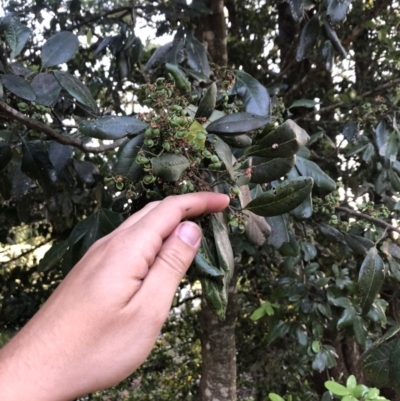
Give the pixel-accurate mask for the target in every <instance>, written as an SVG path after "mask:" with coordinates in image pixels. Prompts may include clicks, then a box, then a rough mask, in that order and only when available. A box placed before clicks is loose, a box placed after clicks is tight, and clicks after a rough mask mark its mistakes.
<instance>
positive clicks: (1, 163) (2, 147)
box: [0, 142, 13, 171]
mask: <svg viewBox="0 0 400 401" xmlns="http://www.w3.org/2000/svg"><path fill="white" fill-rule="evenodd" d="M12 158H13V152H12V150H11V147H10V145H7V144H6V143H2V142H0V171H1V170H3V169H4V168H5V167H7V165H8V163H10V161H11V159H12Z"/></svg>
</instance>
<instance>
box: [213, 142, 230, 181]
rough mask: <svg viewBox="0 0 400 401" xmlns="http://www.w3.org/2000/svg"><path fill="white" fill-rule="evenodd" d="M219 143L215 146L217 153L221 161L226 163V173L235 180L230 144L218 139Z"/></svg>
mask: <svg viewBox="0 0 400 401" xmlns="http://www.w3.org/2000/svg"><path fill="white" fill-rule="evenodd" d="M216 139H217V141H216V143H215V144H214V148H215V152H216V153H217V155H218V157H219V158H220V160H221V161H222V162H223V163H224V165H225V168H226V171H227V173H228V175H229V178H230V179H231V180H234V179H235V172H234V171H233V166H232V157H233V156H232V152H231V148H230V147H229V145H228V144H226V143H225V142H224V141H223V140H222V139H221V138H218V137H216Z"/></svg>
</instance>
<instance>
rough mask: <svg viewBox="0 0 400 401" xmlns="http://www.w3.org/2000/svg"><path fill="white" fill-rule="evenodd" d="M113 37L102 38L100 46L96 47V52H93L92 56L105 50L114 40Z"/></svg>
mask: <svg viewBox="0 0 400 401" xmlns="http://www.w3.org/2000/svg"><path fill="white" fill-rule="evenodd" d="M114 38H115V36H109V37H108V38H104V39H103V40H102V41H101V42H100V44H99V45H98V46H97V48H96V50H95V51H94V53H93V55H94V56H96V55H97V54H99V53H100V52H101V51H102V50H104V49H106V48H107V47H108V46H109V45H110V43H111V42H112V41H113V40H114ZM97 43H98V42H97Z"/></svg>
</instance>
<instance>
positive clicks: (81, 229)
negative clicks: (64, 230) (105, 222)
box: [68, 214, 94, 246]
mask: <svg viewBox="0 0 400 401" xmlns="http://www.w3.org/2000/svg"><path fill="white" fill-rule="evenodd" d="M93 221H94V214H92V215H90V216H88V217H87V218H86V219H84V220H81V221H80V222H79V223H78V224H77V225H76V226H75V227H74V229H73V230H72V232H71V234H70V235H69V238H68V244H69V245H70V246H72V245H75V244H76V243H77V242H78V241H79V240H80V239H82V238H83V237H84V236H85V235H86V233H87V232H88V231H89V229H90V227H91V226H92V224H93Z"/></svg>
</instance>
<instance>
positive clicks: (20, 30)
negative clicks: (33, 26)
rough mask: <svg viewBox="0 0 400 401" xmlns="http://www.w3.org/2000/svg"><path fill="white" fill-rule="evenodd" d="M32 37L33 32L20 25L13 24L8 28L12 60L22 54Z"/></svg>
mask: <svg viewBox="0 0 400 401" xmlns="http://www.w3.org/2000/svg"><path fill="white" fill-rule="evenodd" d="M30 36H31V30H30V29H29V28H28V27H26V26H25V25H22V24H20V23H12V24H10V25H9V26H8V28H7V34H6V39H7V43H8V45H9V46H10V49H11V54H10V59H11V60H13V59H14V58H15V57H16V56H18V54H19V53H21V51H22V49H23V48H24V46H25V44H26V42H27V41H28V39H29V37H30Z"/></svg>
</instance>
